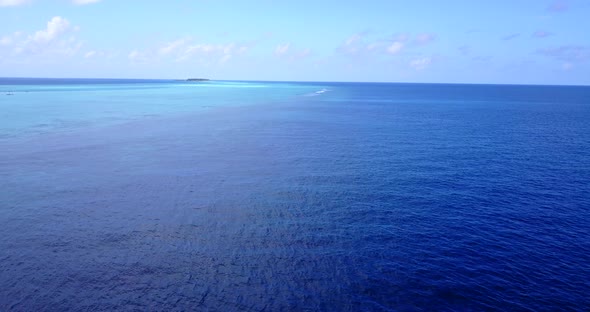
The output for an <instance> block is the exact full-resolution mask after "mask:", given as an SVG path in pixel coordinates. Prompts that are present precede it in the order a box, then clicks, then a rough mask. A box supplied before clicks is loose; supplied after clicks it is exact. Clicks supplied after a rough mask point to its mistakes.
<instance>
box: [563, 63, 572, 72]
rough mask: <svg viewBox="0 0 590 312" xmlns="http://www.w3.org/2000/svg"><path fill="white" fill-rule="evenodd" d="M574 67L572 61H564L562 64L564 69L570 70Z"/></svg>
mask: <svg viewBox="0 0 590 312" xmlns="http://www.w3.org/2000/svg"><path fill="white" fill-rule="evenodd" d="M572 68H574V64H572V63H563V65H561V69H563V70H570V69H572Z"/></svg>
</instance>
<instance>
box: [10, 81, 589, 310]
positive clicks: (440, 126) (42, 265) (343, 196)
mask: <svg viewBox="0 0 590 312" xmlns="http://www.w3.org/2000/svg"><path fill="white" fill-rule="evenodd" d="M589 120H590V88H588V87H556V86H494V85H435V84H431V85H429V84H357V83H269V82H218V81H211V82H183V81H149V80H147V81H146V80H76V79H73V80H68V79H66V80H47V79H9V78H3V79H0V311H68V310H71V311H117V310H122V311H190V310H208V311H287V310H292V311H482V310H492V311H493V310H496V311H507V310H511V311H584V310H588V308H589V307H590V297H589V296H588V294H589V293H590V193H589V192H588V189H589V188H588V186H589V185H590V122H589Z"/></svg>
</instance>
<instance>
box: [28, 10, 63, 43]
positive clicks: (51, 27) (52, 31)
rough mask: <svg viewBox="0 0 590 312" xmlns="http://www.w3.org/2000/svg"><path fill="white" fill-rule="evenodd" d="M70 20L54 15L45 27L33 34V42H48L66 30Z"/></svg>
mask: <svg viewBox="0 0 590 312" xmlns="http://www.w3.org/2000/svg"><path fill="white" fill-rule="evenodd" d="M69 28H70V22H69V21H68V20H66V19H64V18H62V17H61V16H55V17H54V18H52V19H51V20H50V21H49V22H47V29H44V30H39V31H37V32H36V33H35V35H34V36H33V38H32V39H33V41H35V42H49V41H52V40H54V39H55V38H57V37H58V36H60V35H61V34H63V33H65V32H66V31H68V29H69Z"/></svg>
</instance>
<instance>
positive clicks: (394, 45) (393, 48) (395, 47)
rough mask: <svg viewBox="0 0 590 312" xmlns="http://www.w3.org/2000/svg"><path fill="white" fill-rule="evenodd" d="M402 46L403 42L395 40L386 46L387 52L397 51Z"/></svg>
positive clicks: (394, 52)
mask: <svg viewBox="0 0 590 312" xmlns="http://www.w3.org/2000/svg"><path fill="white" fill-rule="evenodd" d="M403 47H404V44H403V43H402V42H400V41H395V42H393V43H392V44H391V45H389V46H388V47H387V53H389V54H396V53H399V52H400V51H401V50H402V48H403Z"/></svg>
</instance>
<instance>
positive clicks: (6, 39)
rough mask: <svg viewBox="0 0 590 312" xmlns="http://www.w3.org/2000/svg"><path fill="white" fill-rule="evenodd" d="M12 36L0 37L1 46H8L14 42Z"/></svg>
mask: <svg viewBox="0 0 590 312" xmlns="http://www.w3.org/2000/svg"><path fill="white" fill-rule="evenodd" d="M12 41H13V39H12V37H11V36H4V37H2V38H0V46H8V45H11V44H12Z"/></svg>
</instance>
